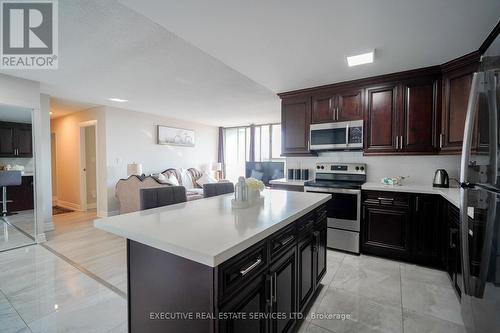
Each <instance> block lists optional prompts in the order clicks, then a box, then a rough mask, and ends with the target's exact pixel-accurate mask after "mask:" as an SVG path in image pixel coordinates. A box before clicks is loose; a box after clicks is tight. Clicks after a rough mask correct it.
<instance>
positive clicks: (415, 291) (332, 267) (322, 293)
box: [298, 251, 465, 333]
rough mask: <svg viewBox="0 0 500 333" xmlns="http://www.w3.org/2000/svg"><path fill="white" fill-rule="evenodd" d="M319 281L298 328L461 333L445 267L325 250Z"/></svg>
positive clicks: (304, 331)
mask: <svg viewBox="0 0 500 333" xmlns="http://www.w3.org/2000/svg"><path fill="white" fill-rule="evenodd" d="M321 283H322V287H321V289H320V290H319V292H318V295H317V298H316V300H315V302H314V304H313V305H312V306H311V308H310V310H309V314H308V316H307V317H306V319H305V320H303V321H302V323H301V325H300V327H299V329H298V332H300V333H332V332H334V333H343V332H405V333H417V332H435V333H447V332H449V333H452V332H453V333H456V332H463V333H465V328H464V326H463V322H462V318H461V315H460V303H459V299H458V297H457V296H456V294H455V292H454V290H453V289H452V287H451V283H450V281H449V279H448V276H447V274H446V273H445V272H442V271H439V270H434V269H429V268H424V267H420V266H416V265H411V264H406V263H400V262H396V261H392V260H386V259H381V258H376V257H370V256H364V255H361V256H354V255H349V254H344V253H340V252H334V251H328V273H327V275H326V276H325V277H324V278H323V281H322V282H321ZM328 314H337V315H339V316H341V315H344V318H345V315H349V319H344V320H342V319H332V318H328V317H325V315H328Z"/></svg>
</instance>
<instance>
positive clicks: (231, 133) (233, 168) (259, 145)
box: [224, 124, 283, 182]
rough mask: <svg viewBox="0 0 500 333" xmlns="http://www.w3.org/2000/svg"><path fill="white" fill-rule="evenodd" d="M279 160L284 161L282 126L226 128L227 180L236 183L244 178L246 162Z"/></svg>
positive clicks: (225, 160) (225, 156)
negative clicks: (239, 178)
mask: <svg viewBox="0 0 500 333" xmlns="http://www.w3.org/2000/svg"><path fill="white" fill-rule="evenodd" d="M251 127H252V128H251ZM252 132H253V135H252ZM252 138H253V140H252ZM251 153H253V154H251ZM252 155H253V156H252ZM277 159H283V158H282V157H281V124H265V125H252V126H242V127H228V128H224V162H225V170H226V174H225V178H226V179H229V180H230V181H233V182H235V181H237V180H238V177H239V176H244V175H245V162H246V161H252V160H253V161H257V162H261V161H271V160H277Z"/></svg>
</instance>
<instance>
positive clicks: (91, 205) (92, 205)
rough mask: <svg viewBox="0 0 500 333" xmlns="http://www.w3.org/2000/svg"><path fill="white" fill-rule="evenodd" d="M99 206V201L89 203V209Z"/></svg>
mask: <svg viewBox="0 0 500 333" xmlns="http://www.w3.org/2000/svg"><path fill="white" fill-rule="evenodd" d="M96 208H97V203H95V202H94V203H90V204H87V209H96Z"/></svg>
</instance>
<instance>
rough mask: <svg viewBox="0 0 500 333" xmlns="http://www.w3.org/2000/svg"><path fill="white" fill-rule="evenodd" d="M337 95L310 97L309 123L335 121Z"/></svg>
mask: <svg viewBox="0 0 500 333" xmlns="http://www.w3.org/2000/svg"><path fill="white" fill-rule="evenodd" d="M336 107H337V96H335V95H321V96H314V97H313V98H312V117H311V123H313V124H319V123H329V122H332V121H335V116H336V113H335V111H336Z"/></svg>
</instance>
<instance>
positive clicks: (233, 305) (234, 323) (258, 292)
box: [218, 274, 269, 333]
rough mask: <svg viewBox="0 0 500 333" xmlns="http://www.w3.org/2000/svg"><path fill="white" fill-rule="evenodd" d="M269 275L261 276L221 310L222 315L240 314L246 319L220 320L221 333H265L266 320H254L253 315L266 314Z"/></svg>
mask: <svg viewBox="0 0 500 333" xmlns="http://www.w3.org/2000/svg"><path fill="white" fill-rule="evenodd" d="M267 295H268V279H267V275H265V274H261V275H260V276H258V277H257V278H256V279H255V281H253V282H252V283H251V284H250V285H249V286H248V287H246V288H244V289H243V290H241V291H240V292H239V293H238V297H235V298H233V299H232V300H231V301H230V302H229V303H228V304H226V305H225V306H223V307H222V308H221V309H220V312H221V313H228V314H229V313H240V314H244V315H245V317H244V318H228V319H221V320H219V322H218V324H219V332H221V333H230V332H241V333H254V332H255V333H265V332H267V322H266V320H265V318H262V319H257V320H256V319H254V318H251V317H250V315H251V314H256V313H266V311H267V307H268V304H269V300H268V299H267Z"/></svg>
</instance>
